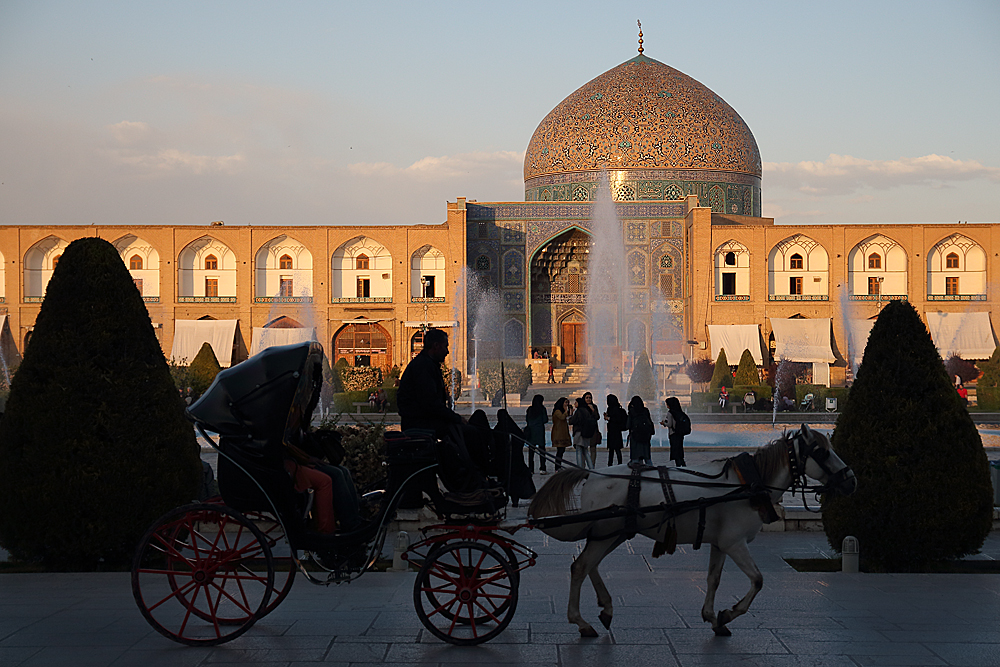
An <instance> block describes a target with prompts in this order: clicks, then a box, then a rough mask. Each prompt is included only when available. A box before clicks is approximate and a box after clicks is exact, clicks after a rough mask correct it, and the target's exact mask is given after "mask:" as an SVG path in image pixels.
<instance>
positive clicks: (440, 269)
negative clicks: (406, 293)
mask: <svg viewBox="0 0 1000 667" xmlns="http://www.w3.org/2000/svg"><path fill="white" fill-rule="evenodd" d="M446 284H447V283H446V282H445V257H444V253H442V252H441V251H440V250H438V249H437V248H435V247H434V246H432V245H425V246H423V247H421V248H418V249H417V250H416V251H415V252H414V253H413V254H412V255H411V256H410V296H411V297H412V298H414V299H443V298H444V296H445V285H446Z"/></svg>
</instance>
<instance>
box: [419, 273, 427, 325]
mask: <svg viewBox="0 0 1000 667" xmlns="http://www.w3.org/2000/svg"><path fill="white" fill-rule="evenodd" d="M420 298H421V300H422V301H423V302H424V321H423V322H421V323H420V328H421V330H423V332H424V333H425V334H426V333H427V276H420Z"/></svg>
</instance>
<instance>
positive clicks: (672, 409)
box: [660, 396, 691, 468]
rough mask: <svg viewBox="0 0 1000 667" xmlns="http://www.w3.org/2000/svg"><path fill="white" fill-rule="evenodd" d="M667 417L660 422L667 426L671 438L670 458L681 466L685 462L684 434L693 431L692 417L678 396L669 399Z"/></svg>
mask: <svg viewBox="0 0 1000 667" xmlns="http://www.w3.org/2000/svg"><path fill="white" fill-rule="evenodd" d="M666 403H667V418H666V419H664V420H663V421H661V422H660V424H661V425H663V426H666V427H667V432H668V438H669V439H670V460H671V461H676V462H677V465H678V466H679V467H681V468H683V467H684V466H685V463H684V436H685V435H687V434H688V433H690V432H691V419H690V418H689V417H688V416H687V415H686V414H685V413H684V411H683V410H681V402H680V401H678V400H677V397H676V396H671V397H670V398H668V399H667V401H666Z"/></svg>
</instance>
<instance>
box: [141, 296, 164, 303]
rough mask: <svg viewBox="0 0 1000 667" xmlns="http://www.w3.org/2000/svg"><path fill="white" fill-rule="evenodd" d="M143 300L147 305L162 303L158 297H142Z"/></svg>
mask: <svg viewBox="0 0 1000 667" xmlns="http://www.w3.org/2000/svg"><path fill="white" fill-rule="evenodd" d="M142 300H143V301H145V302H146V303H159V302H160V297H158V296H144V297H142Z"/></svg>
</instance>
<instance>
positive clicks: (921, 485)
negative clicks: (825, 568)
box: [823, 301, 993, 572]
mask: <svg viewBox="0 0 1000 667" xmlns="http://www.w3.org/2000/svg"><path fill="white" fill-rule="evenodd" d="M833 446H834V448H835V449H836V451H837V453H838V454H839V455H840V456H841V458H843V459H844V461H845V462H846V463H847V464H848V465H850V466H851V467H852V468H853V469H854V472H855V474H856V475H857V477H858V490H857V492H856V493H854V494H853V495H851V496H848V497H827V498H824V502H823V525H824V527H825V529H826V534H827V538H828V539H829V541H830V545H831V546H832V547H833V548H834V549H840V547H841V543H842V541H843V539H844V537H845V536H847V535H853V536H855V537H857V538H858V541H859V543H860V550H861V559H862V565H863V566H864V567H865V568H866V569H868V570H869V571H889V572H894V571H917V570H921V569H924V568H926V567H927V566H928V565H929V564H931V563H934V562H938V561H942V560H946V559H951V558H957V557H961V556H963V555H966V554H970V553H974V552H976V551H977V550H978V549H979V548H980V547H981V546H982V544H983V540H984V539H985V538H986V535H987V533H989V530H990V527H991V524H992V516H993V494H992V487H991V484H990V474H989V464H988V462H987V460H986V453H985V452H984V451H983V444H982V441H981V439H980V437H979V431H978V430H976V426H975V424H973V422H972V419H971V418H970V417H969V413H968V412H967V411H966V409H965V408H964V407H963V406H962V404H961V401H960V399H959V397H958V394H957V392H956V391H955V388H954V387H953V386H952V383H951V382H950V381H949V379H948V375H947V373H946V372H945V368H944V363H943V362H942V361H941V357H940V355H939V354H938V352H937V350H936V349H935V347H934V344H933V343H932V342H931V337H930V334H929V333H928V332H927V328H926V327H925V326H924V324H923V322H922V321H921V320H920V316H919V315H918V314H917V311H916V310H914V308H913V306H911V305H910V304H909V303H907V302H905V301H893V302H891V303H889V305H887V306H886V307H885V308H884V309H883V310H882V312H881V314H879V317H878V320H877V321H876V323H875V326H874V327H873V328H872V332H871V336H870V337H869V339H868V346H867V347H866V348H865V355H864V359H863V360H862V362H861V367H860V368H859V369H858V374H857V378H856V380H855V382H854V386H853V387H852V388H851V394H850V398H849V399H848V401H847V403H846V405H845V406H844V409H843V411H842V412H841V414H840V417H839V418H838V420H837V426H836V429H835V430H834V433H833Z"/></svg>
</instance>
